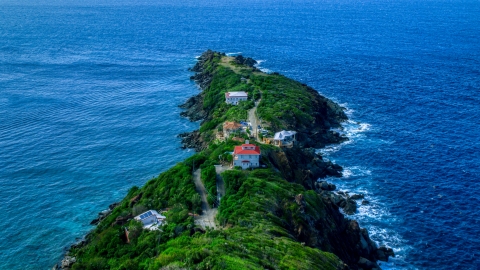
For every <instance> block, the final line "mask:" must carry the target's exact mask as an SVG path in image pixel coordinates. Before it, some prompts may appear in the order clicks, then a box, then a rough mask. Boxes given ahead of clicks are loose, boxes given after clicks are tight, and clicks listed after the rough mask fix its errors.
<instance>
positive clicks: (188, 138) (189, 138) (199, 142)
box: [178, 130, 208, 152]
mask: <svg viewBox="0 0 480 270" xmlns="http://www.w3.org/2000/svg"><path fill="white" fill-rule="evenodd" d="M178 137H179V138H181V143H182V149H187V148H193V149H195V151H197V152H200V151H202V150H203V149H205V148H206V147H207V146H208V144H207V143H206V142H205V141H204V140H203V138H202V136H201V134H200V132H199V131H198V130H194V131H192V132H185V133H181V134H179V135H178Z"/></svg>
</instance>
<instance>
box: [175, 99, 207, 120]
mask: <svg viewBox="0 0 480 270" xmlns="http://www.w3.org/2000/svg"><path fill="white" fill-rule="evenodd" d="M179 107H180V108H182V109H185V111H183V112H181V113H180V116H182V117H186V118H188V119H189V120H190V121H192V122H195V121H199V120H203V119H205V118H206V117H207V112H205V110H204V109H203V96H202V94H199V95H196V96H193V97H191V98H189V99H188V100H187V101H186V102H185V103H183V104H182V105H180V106H179Z"/></svg>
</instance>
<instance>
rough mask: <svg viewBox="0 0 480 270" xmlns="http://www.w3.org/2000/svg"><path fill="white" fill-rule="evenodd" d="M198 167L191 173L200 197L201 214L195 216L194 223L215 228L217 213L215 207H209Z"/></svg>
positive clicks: (204, 227)
mask: <svg viewBox="0 0 480 270" xmlns="http://www.w3.org/2000/svg"><path fill="white" fill-rule="evenodd" d="M200 172H201V170H200V169H197V170H196V171H195V172H194V173H193V180H194V183H195V187H196V189H197V192H198V194H200V198H202V215H200V216H198V217H196V218H195V224H196V225H198V226H200V227H202V228H203V229H206V228H207V227H210V228H214V229H216V228H217V225H216V224H215V216H216V215H217V209H216V208H214V209H211V208H210V205H209V204H208V200H207V196H208V195H207V191H206V190H205V186H204V185H203V183H202V180H201V179H200Z"/></svg>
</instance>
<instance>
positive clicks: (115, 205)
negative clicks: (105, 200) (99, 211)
mask: <svg viewBox="0 0 480 270" xmlns="http://www.w3.org/2000/svg"><path fill="white" fill-rule="evenodd" d="M119 204H120V203H119V202H114V203H112V204H110V205H109V206H108V209H110V210H113V209H115V207H117V206H118V205H119Z"/></svg>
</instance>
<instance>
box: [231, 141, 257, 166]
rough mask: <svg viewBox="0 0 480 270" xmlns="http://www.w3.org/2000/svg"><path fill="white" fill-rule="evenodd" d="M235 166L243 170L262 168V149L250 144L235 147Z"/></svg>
mask: <svg viewBox="0 0 480 270" xmlns="http://www.w3.org/2000/svg"><path fill="white" fill-rule="evenodd" d="M233 166H240V167H242V169H248V168H257V167H259V166H260V147H258V146H256V145H254V144H250V143H249V142H248V140H247V141H246V143H245V144H242V145H240V146H235V149H234V150H233Z"/></svg>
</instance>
